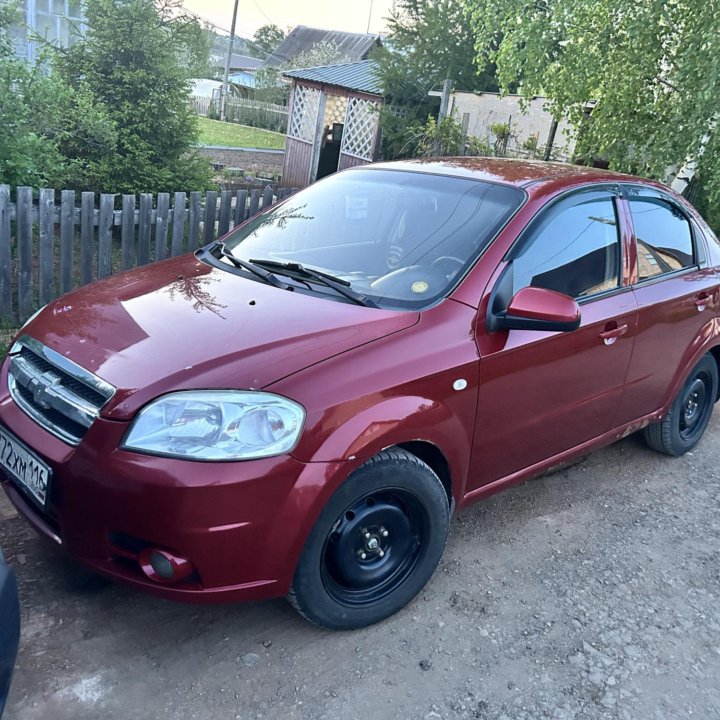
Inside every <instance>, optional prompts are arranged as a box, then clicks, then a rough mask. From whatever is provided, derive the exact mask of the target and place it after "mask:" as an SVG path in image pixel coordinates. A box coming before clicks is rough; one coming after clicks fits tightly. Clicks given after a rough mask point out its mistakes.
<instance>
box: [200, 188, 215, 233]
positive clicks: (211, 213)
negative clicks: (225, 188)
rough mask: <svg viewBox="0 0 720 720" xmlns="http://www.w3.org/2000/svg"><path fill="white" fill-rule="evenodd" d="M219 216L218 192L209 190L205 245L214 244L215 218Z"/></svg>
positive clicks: (206, 206)
mask: <svg viewBox="0 0 720 720" xmlns="http://www.w3.org/2000/svg"><path fill="white" fill-rule="evenodd" d="M216 216H217V192H216V191H215V190H208V191H207V192H206V193H205V223H204V224H205V227H204V228H203V230H204V240H205V243H206V244H207V243H209V242H212V241H213V240H214V239H215V218H216Z"/></svg>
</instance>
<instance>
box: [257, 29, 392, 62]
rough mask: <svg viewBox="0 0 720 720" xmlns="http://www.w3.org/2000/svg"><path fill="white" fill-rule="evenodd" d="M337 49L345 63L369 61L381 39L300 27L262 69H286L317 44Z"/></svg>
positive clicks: (267, 59)
mask: <svg viewBox="0 0 720 720" xmlns="http://www.w3.org/2000/svg"><path fill="white" fill-rule="evenodd" d="M321 42H322V43H332V44H333V45H337V47H338V49H339V50H340V53H341V54H342V57H343V60H344V61H345V62H357V61H360V60H367V58H368V56H369V55H370V51H371V50H372V49H373V48H375V47H378V46H380V45H381V42H380V36H379V35H371V34H370V35H365V34H362V33H349V32H340V31H338V30H322V29H321V28H312V27H307V26H305V25H298V26H297V27H296V28H294V29H293V30H292V31H291V32H290V33H289V34H288V36H287V37H286V38H285V39H284V40H283V41H282V42H281V43H280V44H279V45H278V46H277V47H276V48H275V49H274V50H273V51H272V53H271V54H270V55H268V57H267V58H265V60H264V61H263V67H272V68H280V67H287V66H288V65H289V64H290V63H291V62H292V60H293V59H294V58H296V57H297V56H298V55H300V54H302V53H304V52H307V51H308V50H311V49H312V47H313V46H314V45H317V43H321Z"/></svg>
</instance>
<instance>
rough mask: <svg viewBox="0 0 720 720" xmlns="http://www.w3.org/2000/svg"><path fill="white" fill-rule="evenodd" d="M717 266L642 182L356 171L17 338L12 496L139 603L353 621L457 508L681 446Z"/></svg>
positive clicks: (522, 172) (10, 368) (689, 421)
mask: <svg viewBox="0 0 720 720" xmlns="http://www.w3.org/2000/svg"><path fill="white" fill-rule="evenodd" d="M719 265H720V246H719V245H718V241H717V239H716V238H715V236H714V235H713V234H712V232H711V231H710V230H709V228H708V227H707V225H706V224H705V223H704V222H703V220H702V219H701V218H700V216H699V215H698V214H697V213H696V212H695V210H693V208H692V207H690V206H689V205H688V204H687V203H686V202H685V201H684V200H683V199H682V198H680V197H678V196H677V195H675V194H674V193H672V192H671V191H669V190H668V189H667V188H665V187H664V186H661V185H658V184H654V183H652V182H649V181H644V180H641V179H638V178H634V177H630V176H626V175H619V174H614V173H609V172H604V171H598V170H591V169H583V168H579V167H572V166H564V165H557V164H545V163H535V162H524V161H498V160H488V159H477V158H474V159H469V158H461V159H452V158H451V159H444V160H427V161H425V160H423V161H413V162H402V163H390V164H381V165H374V166H365V167H361V168H354V169H351V170H348V171H345V172H342V173H338V174H336V175H334V176H331V177H330V178H327V179H326V180H323V181H321V182H318V183H316V184H315V185H313V186H311V187H309V188H307V189H306V190H303V191H302V192H299V193H297V194H296V195H294V196H292V197H291V198H289V199H287V200H285V201H284V202H281V203H278V204H277V205H275V206H273V207H272V208H270V209H269V211H267V212H265V213H263V214H261V215H258V216H255V217H254V218H252V219H250V220H248V221H247V222H246V223H245V224H243V225H242V226H240V227H238V228H236V229H234V230H233V231H232V232H230V233H229V234H228V235H226V236H225V237H224V238H222V239H221V240H220V241H217V242H214V243H212V244H210V245H208V246H206V247H204V248H202V249H201V250H199V251H198V252H196V253H194V254H189V255H185V256H183V257H178V258H175V259H172V260H168V261H165V262H160V263H157V264H154V265H151V266H146V267H143V268H140V269H137V270H134V271H131V272H128V273H123V274H119V275H116V276H113V277H112V278H109V279H106V280H103V281H101V282H97V283H95V284H93V285H90V286H87V287H84V288H81V289H79V290H77V291H75V292H73V293H70V294H69V295H66V296H64V297H62V298H60V299H59V300H57V301H54V302H52V303H50V304H49V305H48V306H46V307H45V308H44V309H43V310H42V311H41V312H40V313H39V314H37V315H36V316H34V317H33V318H32V319H31V320H30V321H29V322H28V323H27V324H26V325H25V327H24V328H23V329H22V330H21V332H20V334H19V335H18V337H17V338H16V341H15V343H14V345H13V346H12V348H11V350H10V352H9V355H8V357H7V358H6V360H5V363H4V365H3V368H2V375H1V377H0V463H1V464H2V467H3V473H2V484H3V486H4V488H5V491H6V492H7V494H8V495H9V497H10V499H11V500H12V502H13V503H14V504H15V505H16V506H17V508H18V509H19V510H20V512H21V513H22V514H23V515H24V516H25V517H26V518H27V520H28V521H29V522H30V523H32V525H34V526H35V528H36V529H37V530H38V531H39V532H41V533H43V534H44V535H47V536H49V537H50V538H52V539H54V540H55V541H56V542H58V543H61V544H62V545H64V546H65V547H66V548H67V550H68V552H69V553H71V554H72V555H74V556H75V557H77V558H78V559H80V560H81V561H82V562H83V563H85V564H86V565H88V566H90V567H91V568H94V569H95V570H97V571H98V572H100V573H103V574H105V575H108V576H110V577H112V578H116V579H118V580H122V581H124V582H126V583H129V584H130V585H133V586H134V587H136V588H140V589H143V590H147V591H148V592H151V593H154V594H156V595H159V596H162V597H166V598H172V599H176V600H185V601H194V602H203V603H209V602H219V601H239V600H249V599H259V598H270V597H274V596H278V595H287V597H288V598H289V599H290V602H291V603H292V604H293V605H294V606H295V607H296V608H297V609H298V610H299V611H300V612H301V613H302V615H303V616H304V617H306V618H307V619H308V620H310V621H312V622H314V623H317V624H318V625H322V626H325V627H329V628H338V629H342V628H355V627H360V626H363V625H367V624H370V623H373V622H376V621H378V620H381V619H383V618H386V617H387V616H389V615H391V614H392V613H394V612H396V611H397V610H399V609H400V608H401V607H403V606H404V605H405V604H406V603H408V602H409V601H410V600H411V599H412V598H413V597H414V596H415V595H416V594H417V593H418V591H419V590H420V589H421V588H422V587H423V586H424V585H425V583H426V582H427V581H428V579H429V578H430V576H431V575H432V573H433V571H434V569H435V567H436V565H437V564H438V561H439V560H440V557H441V555H442V552H443V546H444V544H445V539H446V536H447V533H448V523H449V520H450V517H451V515H452V514H453V513H454V512H455V511H456V510H458V509H460V508H462V507H464V506H467V505H468V504H470V503H472V502H474V501H477V500H480V499H482V498H484V497H486V496H488V495H489V494H491V493H494V492H496V491H498V490H500V489H502V488H504V487H506V486H508V485H510V484H512V483H515V482H518V481H520V480H523V479H525V478H528V477H530V476H533V475H536V474H538V473H539V472H542V471H543V470H546V469H547V468H549V467H551V466H554V465H557V464H558V463H562V462H564V461H566V460H568V459H570V458H572V457H575V456H577V455H580V454H582V453H586V452H588V451H589V450H591V449H593V448H597V447H600V446H602V445H606V444H608V443H611V442H613V441H614V440H617V439H618V438H621V437H624V436H626V435H628V434H629V433H632V432H634V431H637V430H642V432H643V434H644V436H645V439H646V440H647V442H648V443H649V445H650V446H651V447H652V448H655V449H656V450H659V451H661V452H665V453H667V454H670V455H680V454H682V453H684V452H686V451H687V450H689V449H690V448H692V447H694V446H695V444H696V443H697V442H698V440H699V439H700V437H701V436H702V434H703V431H704V430H705V428H706V426H707V424H708V421H709V419H710V414H711V412H712V409H713V405H714V403H715V401H716V400H717V397H718V362H719V361H720V317H719V312H720V300H719V290H720V276H719V274H718V266H719Z"/></svg>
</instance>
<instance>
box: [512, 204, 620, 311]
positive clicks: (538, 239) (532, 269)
mask: <svg viewBox="0 0 720 720" xmlns="http://www.w3.org/2000/svg"><path fill="white" fill-rule="evenodd" d="M617 228H618V224H617V218H616V215H615V206H614V203H613V201H612V198H611V197H609V196H606V197H597V196H594V197H588V198H587V199H581V200H577V199H575V200H573V202H572V204H570V205H564V206H561V207H560V208H558V209H556V210H555V211H554V212H551V213H550V214H549V215H548V216H546V217H545V218H544V219H543V220H542V222H541V223H540V225H539V227H536V228H535V229H534V231H532V233H531V236H530V238H529V239H528V241H526V243H524V245H523V247H522V249H521V251H520V252H519V253H518V255H516V257H515V259H514V261H513V295H514V294H515V293H516V292H517V291H518V290H521V289H522V288H524V287H528V286H530V287H541V288H546V289H548V290H556V291H557V292H561V293H564V294H565V295H569V296H570V297H573V298H582V297H588V296H590V295H595V294H597V293H601V292H605V291H607V290H612V289H613V288H616V287H618V285H619V283H620V272H619V271H620V243H619V240H618V229H617Z"/></svg>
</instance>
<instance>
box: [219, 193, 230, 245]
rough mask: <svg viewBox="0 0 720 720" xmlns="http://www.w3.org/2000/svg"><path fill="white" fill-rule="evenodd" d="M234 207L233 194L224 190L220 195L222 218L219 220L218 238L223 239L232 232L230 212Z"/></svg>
mask: <svg viewBox="0 0 720 720" xmlns="http://www.w3.org/2000/svg"><path fill="white" fill-rule="evenodd" d="M231 205H232V192H231V191H230V190H223V191H222V192H221V193H220V218H219V220H218V233H217V236H218V237H222V236H223V235H225V233H227V232H228V231H229V230H230V210H231Z"/></svg>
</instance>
